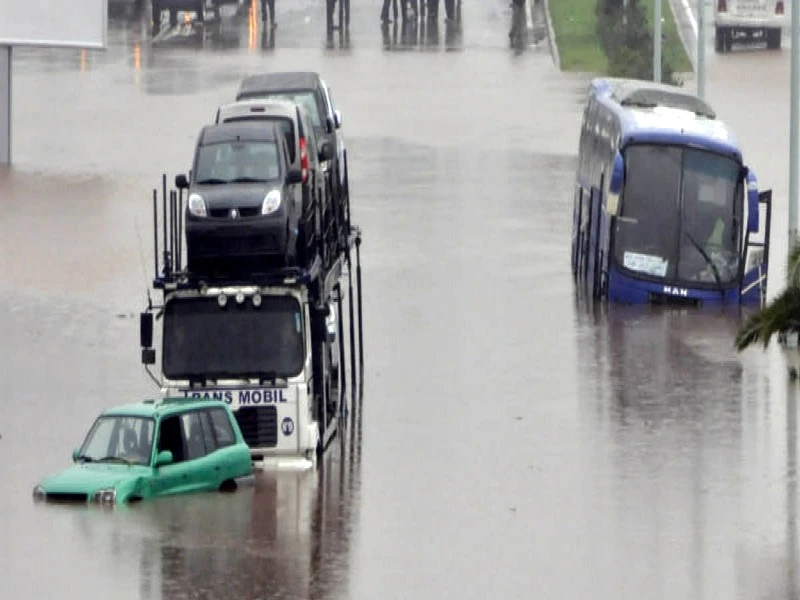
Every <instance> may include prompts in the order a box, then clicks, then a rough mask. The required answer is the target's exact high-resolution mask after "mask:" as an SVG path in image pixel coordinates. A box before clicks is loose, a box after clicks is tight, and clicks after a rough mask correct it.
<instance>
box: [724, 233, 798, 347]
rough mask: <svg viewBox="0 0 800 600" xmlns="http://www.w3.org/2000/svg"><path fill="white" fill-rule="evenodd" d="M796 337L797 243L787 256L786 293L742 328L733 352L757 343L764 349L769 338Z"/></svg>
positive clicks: (775, 299) (782, 293) (752, 317)
mask: <svg viewBox="0 0 800 600" xmlns="http://www.w3.org/2000/svg"><path fill="white" fill-rule="evenodd" d="M789 333H800V239H799V240H798V241H797V242H796V243H795V245H794V247H793V248H792V250H791V252H790V253H789V260H788V265H787V282H786V289H784V290H783V292H781V293H780V294H779V295H778V296H777V297H776V298H774V299H773V300H772V301H771V302H768V303H767V304H766V305H765V306H764V307H763V308H761V309H760V310H759V311H758V312H757V313H754V314H753V315H751V316H750V317H748V318H747V320H746V321H745V322H744V324H742V326H741V327H740V328H739V331H738V332H737V333H736V349H737V350H738V351H740V352H741V351H742V350H744V349H745V348H747V347H748V346H750V345H752V344H755V343H756V342H759V341H760V342H761V343H762V344H763V345H764V347H765V348H766V347H767V345H768V344H769V341H770V339H772V336H773V335H776V334H777V335H778V336H779V337H782V336H785V335H786V334H789Z"/></svg>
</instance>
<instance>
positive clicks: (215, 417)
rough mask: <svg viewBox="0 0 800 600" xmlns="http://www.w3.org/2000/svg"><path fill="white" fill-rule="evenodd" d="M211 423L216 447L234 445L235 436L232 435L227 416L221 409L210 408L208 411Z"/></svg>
mask: <svg viewBox="0 0 800 600" xmlns="http://www.w3.org/2000/svg"><path fill="white" fill-rule="evenodd" d="M209 413H210V415H211V422H212V424H213V426H214V435H215V437H216V439H217V447H218V448H224V447H225V446H232V445H233V444H235V443H236V436H235V435H234V434H233V428H232V427H231V422H230V420H229V419H228V414H227V413H226V412H225V410H224V409H222V408H212V409H211V410H210V411H209Z"/></svg>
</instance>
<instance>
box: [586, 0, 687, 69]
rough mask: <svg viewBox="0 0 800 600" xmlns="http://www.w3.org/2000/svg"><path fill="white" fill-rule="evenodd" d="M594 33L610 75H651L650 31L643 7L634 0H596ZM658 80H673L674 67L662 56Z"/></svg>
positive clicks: (651, 40)
mask: <svg viewBox="0 0 800 600" xmlns="http://www.w3.org/2000/svg"><path fill="white" fill-rule="evenodd" d="M596 15H597V37H598V39H599V40H600V45H601V46H602V48H603V51H604V52H605V54H606V56H607V57H608V71H609V74H610V75H611V76H613V77H629V78H633V79H645V80H652V79H653V34H652V32H651V31H650V26H649V23H648V20H647V15H646V14H645V12H644V9H643V8H642V7H641V6H640V5H639V3H638V2H635V0H630V1H629V3H628V6H627V8H624V7H623V6H622V2H621V0H597V7H596ZM661 81H663V82H665V83H676V81H675V76H674V69H673V67H672V65H671V64H670V62H669V61H668V60H667V58H666V57H665V56H664V55H663V54H662V56H661Z"/></svg>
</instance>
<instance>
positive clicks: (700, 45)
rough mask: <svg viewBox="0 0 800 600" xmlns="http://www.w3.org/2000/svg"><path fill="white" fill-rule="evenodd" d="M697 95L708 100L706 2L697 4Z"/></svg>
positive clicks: (701, 1)
mask: <svg viewBox="0 0 800 600" xmlns="http://www.w3.org/2000/svg"><path fill="white" fill-rule="evenodd" d="M697 95H698V96H699V97H700V98H702V99H703V100H705V98H706V2H705V0H698V4H697Z"/></svg>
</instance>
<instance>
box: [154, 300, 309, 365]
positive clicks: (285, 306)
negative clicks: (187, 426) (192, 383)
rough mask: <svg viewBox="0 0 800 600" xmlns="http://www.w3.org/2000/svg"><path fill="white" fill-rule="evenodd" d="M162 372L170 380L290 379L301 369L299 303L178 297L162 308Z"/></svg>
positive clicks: (302, 353)
mask: <svg viewBox="0 0 800 600" xmlns="http://www.w3.org/2000/svg"><path fill="white" fill-rule="evenodd" d="M162 343H163V358H162V361H163V365H162V366H163V371H164V374H165V375H166V376H167V377H169V378H170V379H199V380H205V379H225V378H230V379H237V378H256V377H258V378H273V377H292V376H294V375H297V374H298V373H300V371H301V370H302V368H303V362H304V360H303V358H304V343H303V326H302V316H301V309H300V302H298V300H297V299H296V298H293V297H291V296H262V297H261V305H260V306H258V307H255V306H254V305H253V302H252V299H251V298H246V299H245V301H244V302H242V303H241V304H239V303H237V302H236V300H235V299H234V298H230V299H229V300H228V302H227V303H226V304H225V306H224V307H223V308H221V307H220V305H219V303H218V301H217V298H216V297H211V298H209V297H191V298H174V299H172V300H170V301H169V302H167V304H166V307H165V309H164V328H163V340H162Z"/></svg>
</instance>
